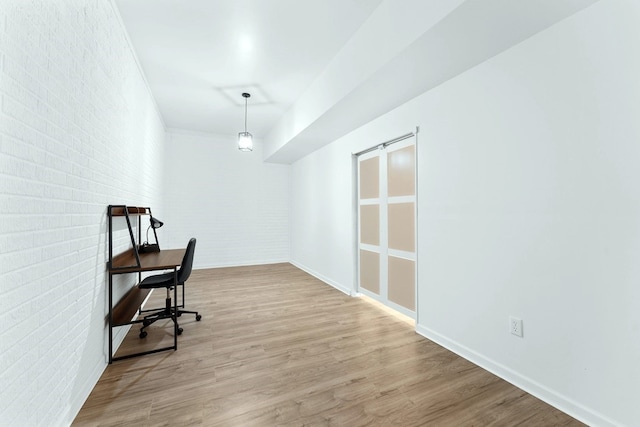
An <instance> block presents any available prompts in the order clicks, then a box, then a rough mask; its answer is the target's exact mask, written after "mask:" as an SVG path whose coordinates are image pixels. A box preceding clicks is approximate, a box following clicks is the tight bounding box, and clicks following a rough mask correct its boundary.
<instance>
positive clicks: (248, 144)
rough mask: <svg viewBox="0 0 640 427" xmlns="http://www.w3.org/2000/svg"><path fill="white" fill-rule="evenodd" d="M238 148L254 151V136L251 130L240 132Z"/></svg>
mask: <svg viewBox="0 0 640 427" xmlns="http://www.w3.org/2000/svg"><path fill="white" fill-rule="evenodd" d="M238 150H240V151H253V136H252V135H251V134H250V133H249V132H239V133H238Z"/></svg>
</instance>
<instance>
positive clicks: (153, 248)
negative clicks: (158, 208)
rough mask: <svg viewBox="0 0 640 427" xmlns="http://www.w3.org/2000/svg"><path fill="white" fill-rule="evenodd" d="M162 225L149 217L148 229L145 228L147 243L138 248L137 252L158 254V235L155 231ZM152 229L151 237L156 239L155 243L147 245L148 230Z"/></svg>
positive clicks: (157, 220)
mask: <svg viewBox="0 0 640 427" xmlns="http://www.w3.org/2000/svg"><path fill="white" fill-rule="evenodd" d="M163 225H164V222H162V221H160V220H159V219H158V218H155V217H153V216H152V217H150V218H149V227H147V241H146V242H144V243H143V244H142V245H141V246H140V247H139V248H138V252H140V253H147V252H160V245H159V244H158V235H157V234H156V230H157V229H158V228H160V227H162V226H163ZM152 228H153V235H154V236H155V237H156V242H155V243H153V244H150V243H149V230H150V229H152Z"/></svg>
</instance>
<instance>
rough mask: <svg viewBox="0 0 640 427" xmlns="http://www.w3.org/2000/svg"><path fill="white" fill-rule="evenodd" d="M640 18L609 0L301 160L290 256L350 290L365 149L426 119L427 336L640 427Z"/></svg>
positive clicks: (422, 240) (422, 195)
mask: <svg viewBox="0 0 640 427" xmlns="http://www.w3.org/2000/svg"><path fill="white" fill-rule="evenodd" d="M639 25H640V4H638V3H637V2H633V1H631V0H610V1H609V0H608V1H604V0H603V1H600V2H598V3H596V4H595V5H594V6H592V7H590V8H587V9H585V10H584V11H582V12H580V13H578V14H576V15H574V16H572V17H570V18H568V19H566V20H564V21H562V22H560V23H559V24H557V25H555V26H553V27H551V28H549V29H548V30H546V31H544V32H542V33H539V34H538V35H536V36H534V37H532V38H530V39H528V40H526V41H525V42H523V43H521V44H519V45H517V46H515V47H514V48H512V49H510V50H508V51H506V52H504V53H502V54H500V55H498V56H497V57H495V58H493V59H491V60H489V61H487V62H485V63H483V64H481V65H479V66H477V67H476V68H474V69H472V70H470V71H468V72H466V73H464V74H462V75H461V76H459V77H457V78H455V79H452V80H449V81H448V82H446V83H445V84H443V85H441V86H439V87H438V88H436V89H434V90H432V91H429V92H427V93H425V94H423V95H421V96H419V97H418V98H416V99H414V100H413V101H411V102H409V103H407V104H405V105H403V106H401V107H400V108H398V109H396V110H394V111H392V112H391V113H389V114H387V115H385V116H383V117H381V118H379V119H377V120H375V121H373V122H371V123H369V124H368V125H366V126H364V127H362V128H360V129H357V130H355V131H353V132H352V133H351V134H349V135H347V136H345V137H344V138H341V139H340V140H338V141H336V142H334V143H333V144H331V145H329V146H327V147H325V148H323V149H321V150H319V151H317V152H315V153H313V154H311V155H309V156H307V157H306V158H304V159H302V160H300V161H298V162H296V163H295V164H294V165H293V167H292V183H293V185H292V229H291V236H292V243H291V248H292V253H291V257H292V260H293V262H294V263H296V264H297V265H300V266H302V267H303V268H305V269H307V270H309V271H311V272H313V273H315V274H317V275H318V276H321V277H325V278H326V279H327V281H328V282H329V283H333V284H337V285H338V287H341V288H347V289H349V288H351V286H352V284H353V281H354V276H355V271H354V269H353V259H354V257H355V253H354V246H353V237H352V236H353V234H354V232H353V228H352V227H353V221H354V212H353V209H352V197H353V193H352V188H353V180H352V178H351V177H352V169H351V167H352V166H351V162H350V159H349V157H350V153H351V152H352V151H357V150H359V149H361V148H364V147H366V146H371V145H374V144H375V143H378V142H381V141H384V140H386V139H389V138H391V137H394V136H398V135H401V134H404V133H406V132H408V131H411V130H413V128H414V127H415V126H416V125H419V126H420V127H421V132H420V133H419V137H418V174H419V178H418V179H419V187H418V227H419V229H418V259H419V267H418V268H419V271H418V275H419V277H418V280H419V285H418V287H419V289H418V325H417V329H418V332H420V333H421V334H423V335H426V336H427V337H430V338H431V339H434V340H436V341H437V342H440V343H442V344H443V345H445V346H447V347H449V348H451V349H453V350H454V351H456V352H458V353H460V354H462V355H464V356H465V357H467V358H469V359H471V360H472V361H474V362H476V363H478V364H480V365H482V366H484V367H486V368H488V369H490V370H492V371H494V372H496V373H498V374H500V375H501V376H502V377H504V378H506V379H508V380H510V381H512V382H514V383H515V384H517V385H519V386H521V387H522V388H524V389H525V390H527V391H530V392H532V393H534V394H536V395H538V396H540V397H542V398H543V399H545V400H547V401H549V402H550V403H552V404H554V405H556V406H557V407H559V408H560V409H563V410H565V411H567V412H568V413H570V414H572V415H574V416H576V417H578V418H580V419H582V420H584V421H587V422H588V423H590V424H592V425H628V426H631V425H637V423H638V420H640V407H639V406H638V405H637V402H636V401H637V396H640V364H639V363H638V361H640V287H639V286H638V282H639V281H640V263H638V259H640V232H639V230H640V194H639V193H640V191H639V190H638V186H637V183H638V182H640V168H638V167H637V160H638V158H640V145H638V139H639V137H640V124H639V123H640V122H639V121H638V117H640V80H638V78H637V76H638V75H640V33H638V31H637V28H638V26H639ZM334 177H340V178H342V179H340V180H339V182H336V181H335V180H334ZM311 194H313V196H311ZM318 211H319V212H322V215H321V218H322V220H318V219H317V217H315V216H313V215H312V214H313V213H314V212H318ZM319 236H320V237H322V239H321V240H320V241H321V242H322V243H320V244H315V243H314V245H308V244H306V242H308V241H310V240H309V239H317V238H318V237H319ZM314 242H315V241H314ZM336 254H338V255H336ZM509 315H515V316H517V317H520V318H522V319H523V320H524V338H522V339H520V338H517V337H514V336H512V335H510V334H509V333H508V316H509Z"/></svg>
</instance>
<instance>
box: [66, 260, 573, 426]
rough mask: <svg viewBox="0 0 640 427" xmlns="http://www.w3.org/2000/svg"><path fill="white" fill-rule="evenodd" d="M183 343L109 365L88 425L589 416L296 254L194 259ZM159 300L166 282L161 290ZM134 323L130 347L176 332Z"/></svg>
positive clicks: (87, 408)
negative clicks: (229, 260)
mask: <svg viewBox="0 0 640 427" xmlns="http://www.w3.org/2000/svg"><path fill="white" fill-rule="evenodd" d="M186 286H187V308H190V309H197V310H199V311H200V313H201V314H202V316H203V318H202V321H200V322H196V321H195V320H194V319H193V316H186V315H185V316H182V317H181V318H180V324H181V326H182V327H183V328H184V333H183V335H181V336H180V337H179V344H178V345H179V347H178V350H177V351H175V352H174V351H168V352H163V353H157V354H153V355H147V356H142V357H138V358H134V359H128V360H123V361H117V362H114V363H113V364H112V365H110V366H108V367H107V369H106V370H105V372H104V374H103V375H102V377H101V378H100V380H99V382H98V384H96V386H95V388H94V390H93V392H92V393H91V395H90V396H89V398H88V400H87V401H86V402H85V404H84V406H83V408H82V410H81V411H80V413H79V414H78V416H77V417H76V420H75V421H74V424H73V425H77V426H86V425H90V426H130V425H139V426H161V425H165V426H234V427H235V426H348V427H352V426H369V425H373V426H487V425H496V426H516V425H522V426H553V425H562V426H565V425H571V426H574V425H582V424H581V423H579V422H577V421H576V420H574V419H573V418H571V417H569V416H567V415H566V414H564V413H562V412H560V411H558V410H556V409H555V408H553V407H551V406H549V405H547V404H545V403H543V402H542V401H540V400H538V399H536V398H535V397H533V396H531V395H529V394H527V393H525V392H523V391H522V390H520V389H518V388H516V387H514V386H512V385H510V384H509V383H507V382H506V381H503V380H501V379H499V378H497V377H496V376H494V375H493V374H490V373H488V372H487V371H484V370H483V369H481V368H479V367H477V366H475V365H473V364H472V363H470V362H468V361H466V360H464V359H462V358H460V357H458V356H456V355H455V354H453V353H451V352H450V351H448V350H445V349H444V348H442V347H440V346H438V345H436V344H434V343H432V342H430V341H429V340H427V339H425V338H423V337H421V336H420V335H418V334H416V333H415V331H414V329H413V327H412V326H410V325H408V324H407V323H406V322H403V321H402V320H399V319H397V318H396V317H394V316H391V315H389V314H388V313H386V312H385V311H384V310H381V309H380V308H378V307H375V306H373V305H371V304H369V303H367V302H366V301H363V300H362V299H360V298H352V297H348V296H346V295H344V294H342V293H341V292H339V291H337V290H335V289H333V288H331V287H330V286H328V285H326V284H324V283H322V282H320V281H319V280H317V279H315V278H313V277H312V276H309V275H308V274H306V273H304V272H303V271H301V270H299V269H297V268H295V267H294V266H292V265H290V264H274V265H267V266H253V267H236V268H220V269H209V270H197V271H194V273H193V274H192V276H191V279H190V280H189V281H188V282H187V285H186ZM153 298H154V300H155V303H156V304H157V305H162V301H163V298H164V295H163V292H159V291H156V292H154V295H153ZM138 330H139V327H135V326H134V327H133V328H132V329H131V331H130V332H129V334H128V335H127V338H126V339H125V342H124V343H123V345H122V347H121V349H120V351H121V352H124V351H129V350H134V351H138V350H139V349H140V348H142V347H143V346H144V345H150V346H154V345H163V344H162V342H163V341H165V342H166V341H168V340H171V339H172V338H171V334H172V331H173V328H172V327H171V324H170V322H165V323H163V322H158V323H156V324H154V325H153V326H151V327H149V328H148V331H149V335H148V336H147V338H145V339H144V340H140V339H139V338H138Z"/></svg>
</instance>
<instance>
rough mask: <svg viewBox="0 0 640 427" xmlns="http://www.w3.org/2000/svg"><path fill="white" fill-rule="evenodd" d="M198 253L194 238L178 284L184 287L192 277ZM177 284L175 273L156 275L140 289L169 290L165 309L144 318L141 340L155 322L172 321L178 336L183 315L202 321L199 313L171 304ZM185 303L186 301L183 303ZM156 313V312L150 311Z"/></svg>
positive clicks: (185, 255) (188, 246)
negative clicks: (147, 328)
mask: <svg viewBox="0 0 640 427" xmlns="http://www.w3.org/2000/svg"><path fill="white" fill-rule="evenodd" d="M195 251H196V239H195V238H192V239H191V240H189V244H188V245H187V250H186V251H185V253H184V258H182V264H180V269H179V270H178V272H177V274H178V278H177V284H178V285H182V286H184V282H186V281H187V279H188V278H189V276H190V275H191V267H192V266H193V256H194V254H195ZM174 285H175V283H174V281H173V271H172V272H169V273H163V274H156V275H154V276H149V277H147V278H145V279H144V280H143V281H142V282H140V284H139V285H138V287H140V288H142V289H155V288H167V298H166V299H165V307H164V308H161V309H158V310H157V311H155V312H154V313H152V314H149V315H147V316H145V317H144V319H143V321H142V325H143V326H142V328H140V338H144V337H146V336H147V331H145V328H146V327H147V326H149V325H151V324H152V323H153V322H156V321H158V320H160V319H172V320H173V321H174V322H175V323H176V325H177V328H178V335H181V334H182V328H181V327H180V326H179V325H178V317H180V316H182V315H183V314H187V313H188V314H195V315H196V320H197V321H200V319H202V316H201V315H200V314H198V312H197V311H190V310H182V309H176V308H175V307H174V306H173V305H172V303H171V291H172V290H173V287H174ZM183 303H184V301H183ZM150 311H154V310H150Z"/></svg>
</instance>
